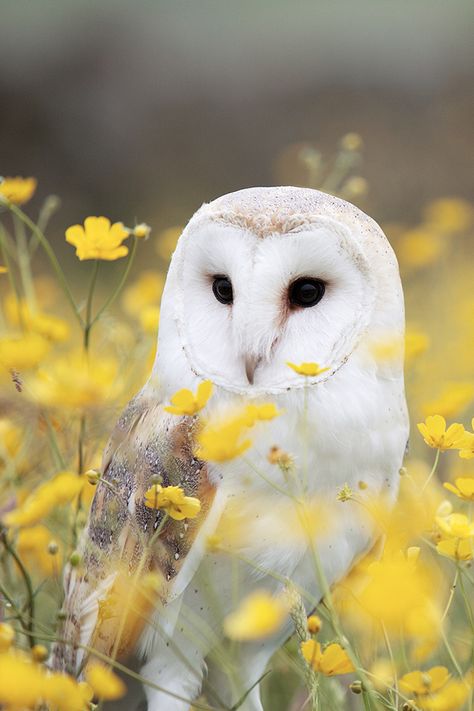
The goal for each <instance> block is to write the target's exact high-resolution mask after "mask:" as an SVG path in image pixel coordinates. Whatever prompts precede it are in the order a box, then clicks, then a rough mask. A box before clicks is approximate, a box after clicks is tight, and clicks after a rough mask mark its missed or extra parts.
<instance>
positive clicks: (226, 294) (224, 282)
mask: <svg viewBox="0 0 474 711" xmlns="http://www.w3.org/2000/svg"><path fill="white" fill-rule="evenodd" d="M212 291H213V292H214V296H215V297H216V299H217V301H220V302H221V304H231V303H232V301H233V299H234V292H233V291H232V282H231V281H230V279H229V278H228V277H226V276H222V275H220V274H218V275H217V276H215V277H214V281H213V282H212Z"/></svg>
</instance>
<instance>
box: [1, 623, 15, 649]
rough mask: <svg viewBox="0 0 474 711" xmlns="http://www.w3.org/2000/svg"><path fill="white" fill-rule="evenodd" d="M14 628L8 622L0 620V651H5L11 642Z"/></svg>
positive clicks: (13, 636) (13, 637)
mask: <svg viewBox="0 0 474 711" xmlns="http://www.w3.org/2000/svg"><path fill="white" fill-rule="evenodd" d="M14 639H15V630H14V629H13V627H12V626H11V625H9V624H8V622H0V652H6V651H7V650H8V649H10V647H11V646H12V644H13V640H14Z"/></svg>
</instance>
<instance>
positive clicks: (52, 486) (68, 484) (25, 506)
mask: <svg viewBox="0 0 474 711" xmlns="http://www.w3.org/2000/svg"><path fill="white" fill-rule="evenodd" d="M84 482H85V479H84V478H83V477H79V476H77V474H73V472H61V473H59V474H58V475H57V476H55V477H54V479H51V480H50V481H47V482H45V483H44V484H40V486H38V488H37V489H35V490H34V491H33V492H32V493H31V494H30V495H29V496H28V497H27V498H26V499H25V501H24V502H23V503H22V504H21V505H20V506H19V507H18V508H16V509H14V510H13V511H9V512H8V513H6V514H5V516H4V517H3V521H4V523H5V524H6V525H7V526H14V527H23V526H33V525H34V524H36V523H38V521H40V520H41V519H42V518H44V517H45V516H47V515H48V514H49V513H50V512H51V511H52V510H53V508H55V507H56V506H58V505H61V504H66V503H69V502H70V501H72V500H73V499H74V498H75V497H76V496H77V495H78V494H79V492H80V491H81V489H82V487H83V486H84Z"/></svg>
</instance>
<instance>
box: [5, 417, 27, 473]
mask: <svg viewBox="0 0 474 711" xmlns="http://www.w3.org/2000/svg"><path fill="white" fill-rule="evenodd" d="M21 440H22V432H21V429H20V428H19V427H17V425H15V424H14V423H13V422H12V421H11V420H9V419H8V418H5V417H2V418H0V467H1V465H2V454H4V455H5V456H7V457H10V458H11V459H13V458H14V457H15V456H16V455H17V454H18V452H19V450H20V447H21Z"/></svg>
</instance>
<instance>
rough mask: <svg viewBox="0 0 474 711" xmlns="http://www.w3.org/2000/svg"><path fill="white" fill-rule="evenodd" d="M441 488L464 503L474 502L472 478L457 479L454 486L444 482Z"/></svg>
mask: <svg viewBox="0 0 474 711" xmlns="http://www.w3.org/2000/svg"><path fill="white" fill-rule="evenodd" d="M443 486H444V488H445V489H447V490H448V491H452V493H453V494H456V496H458V497H459V498H460V499H464V501H474V477H458V478H457V479H456V481H455V483H454V484H451V483H450V482H449V481H445V482H444V484H443Z"/></svg>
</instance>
